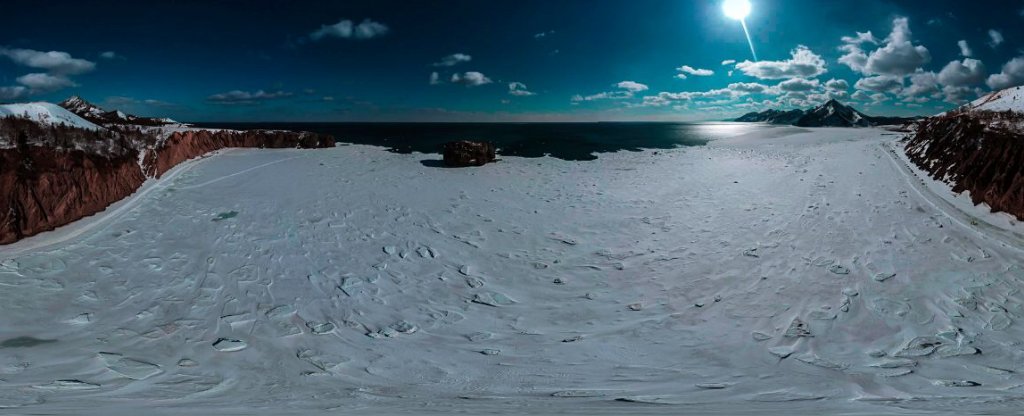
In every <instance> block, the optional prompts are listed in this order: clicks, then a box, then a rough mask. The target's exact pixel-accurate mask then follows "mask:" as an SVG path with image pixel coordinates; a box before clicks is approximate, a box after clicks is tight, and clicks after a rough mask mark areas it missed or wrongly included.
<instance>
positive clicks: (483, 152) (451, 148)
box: [444, 140, 498, 168]
mask: <svg viewBox="0 0 1024 416" xmlns="http://www.w3.org/2000/svg"><path fill="white" fill-rule="evenodd" d="M495 150H496V149H495V147H494V144H493V143H488V142H471V141H468V140H462V141H457V142H448V143H445V145H444V164H445V165H446V166H449V167H457V168H461V167H467V166H483V165H486V164H488V163H491V162H494V161H497V160H498V159H497V157H496V156H495Z"/></svg>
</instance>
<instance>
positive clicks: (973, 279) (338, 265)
mask: <svg viewBox="0 0 1024 416" xmlns="http://www.w3.org/2000/svg"><path fill="white" fill-rule="evenodd" d="M765 131H766V134H760V133H753V134H747V135H744V136H740V137H735V138H732V139H725V140H719V141H716V142H713V143H712V144H710V145H709V146H707V147H698V148H682V149H676V150H670V151H657V152H655V151H646V152H636V153H631V152H622V153H616V154H605V155H602V156H601V159H600V160H598V161H595V162H567V161H562V160H556V159H551V158H542V159H523V158H514V157H506V158H503V160H502V161H501V162H500V163H497V164H494V165H488V166H485V167H482V168H474V169H443V168H436V167H432V166H434V164H432V163H421V161H423V160H425V159H437V158H438V156H437V155H416V154H414V155H401V154H393V153H389V152H386V151H384V150H383V149H380V148H374V147H367V146H341V147H337V148H334V149H326V150H234V151H228V152H223V153H222V154H220V155H218V156H215V157H210V158H206V159H204V160H202V161H199V162H193V163H187V164H184V165H182V166H179V167H178V168H176V170H175V171H174V172H173V174H170V175H168V176H166V177H165V178H164V179H163V180H161V181H160V182H155V183H151V184H149V185H147V186H148V188H146V189H147V190H146V192H140V193H139V194H138V195H137V196H135V197H134V198H135V199H134V200H132V201H130V202H126V203H125V204H123V205H121V206H119V207H120V208H121V209H114V210H111V211H112V213H110V214H103V215H106V216H107V217H101V218H102V221H99V222H97V223H94V226H92V227H89V228H87V229H86V230H84V231H82V232H79V233H78V234H74V235H70V236H68V235H67V234H66V233H65V234H63V237H64V239H63V240H59V239H58V237H61V236H62V234H61V233H62V231H61V230H58V231H56V232H54V233H47V234H42V235H39V236H36V237H33V238H30V239H28V240H24V241H22V242H19V243H17V244H15V245H12V246H7V247H3V248H0V260H2V263H0V304H2V305H4V306H3V319H0V408H4V407H6V408H8V409H5V411H13V412H24V413H46V414H53V413H70V414H83V413H90V412H91V413H95V414H105V415H107V414H138V413H140V412H146V413H147V414H163V413H188V414H199V413H201V414H242V413H244V414H318V413H328V412H329V413H333V414H356V413H358V414H377V413H407V414H424V413H453V412H457V413H463V414H482V413H500V412H507V413H517V414H521V413H537V414H554V413H577V414H641V413H666V414H708V413H718V414H729V415H733V414H787V415H788V414H864V415H877V414H951V413H955V414H971V413H975V412H981V411H989V412H995V413H998V412H1007V413H1013V412H1015V411H1016V410H1019V407H1020V400H1021V399H1022V398H1024V378H1022V377H1021V375H1020V371H1021V370H1022V368H1024V350H1022V341H1021V340H1024V326H1022V325H1017V324H1016V321H1017V320H1018V319H1020V318H1021V316H1022V315H1024V293H1021V287H1022V285H1024V281H1022V280H1024V269H1022V268H1021V263H1022V262H1021V259H1022V258H1024V252H1022V251H1021V247H1022V246H1021V245H1019V244H1017V243H1015V242H1014V241H1013V239H1012V238H1010V237H1012V234H1011V233H1009V232H1007V234H1005V235H1004V234H998V233H996V232H995V231H992V232H990V230H989V229H988V228H986V227H982V226H979V225H975V224H973V223H972V222H971V221H968V220H964V218H969V217H970V216H971V215H974V214H975V213H971V212H960V211H955V212H954V211H953V210H956V208H955V207H953V206H947V205H944V204H941V203H940V202H941V201H942V200H943V199H942V198H940V196H939V195H936V194H935V193H934V192H933V191H932V190H931V188H929V187H928V186H926V184H925V183H922V181H921V179H919V178H916V177H914V176H913V175H912V173H911V172H912V171H911V170H910V169H908V168H907V167H906V166H905V162H903V161H902V159H900V158H899V157H897V156H896V155H893V154H892V153H890V149H891V146H892V143H891V142H892V141H894V140H896V139H897V136H895V135H893V134H892V133H888V132H886V131H884V130H878V129H813V130H806V129H796V128H788V127H787V128H775V129H767V128H766V130H765ZM787 134H788V135H787ZM965 209H966V210H968V211H971V210H974V208H973V207H966V208H965ZM965 216H966V217H965ZM94 221H98V220H94ZM1004 231H1005V230H1004ZM1007 235H1009V236H1010V237H1007ZM47 242H51V243H52V244H47ZM10 408H15V409H13V410H12V409H10Z"/></svg>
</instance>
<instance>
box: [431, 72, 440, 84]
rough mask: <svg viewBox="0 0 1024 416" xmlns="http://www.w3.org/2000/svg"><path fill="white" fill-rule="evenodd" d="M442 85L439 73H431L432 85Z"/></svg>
mask: <svg viewBox="0 0 1024 416" xmlns="http://www.w3.org/2000/svg"><path fill="white" fill-rule="evenodd" d="M440 83H441V74H438V73H437V72H431V73H430V85H438V84H440Z"/></svg>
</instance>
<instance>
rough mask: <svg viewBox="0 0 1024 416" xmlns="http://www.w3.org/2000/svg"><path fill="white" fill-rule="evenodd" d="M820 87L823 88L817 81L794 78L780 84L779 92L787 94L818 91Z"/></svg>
mask: <svg viewBox="0 0 1024 416" xmlns="http://www.w3.org/2000/svg"><path fill="white" fill-rule="evenodd" d="M819 86H821V83H820V82H819V81H818V80H816V79H814V80H806V79H803V78H793V79H788V80H785V81H782V82H780V83H779V90H780V91H785V92H807V91H812V90H816V89H818V87H819Z"/></svg>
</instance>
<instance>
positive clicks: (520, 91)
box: [508, 82, 537, 97]
mask: <svg viewBox="0 0 1024 416" xmlns="http://www.w3.org/2000/svg"><path fill="white" fill-rule="evenodd" d="M508 93H509V95H514V96H517V97H528V96H531V95H537V94H536V93H533V92H530V89H529V88H526V84H523V83H522V82H510V83H509V84H508Z"/></svg>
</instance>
